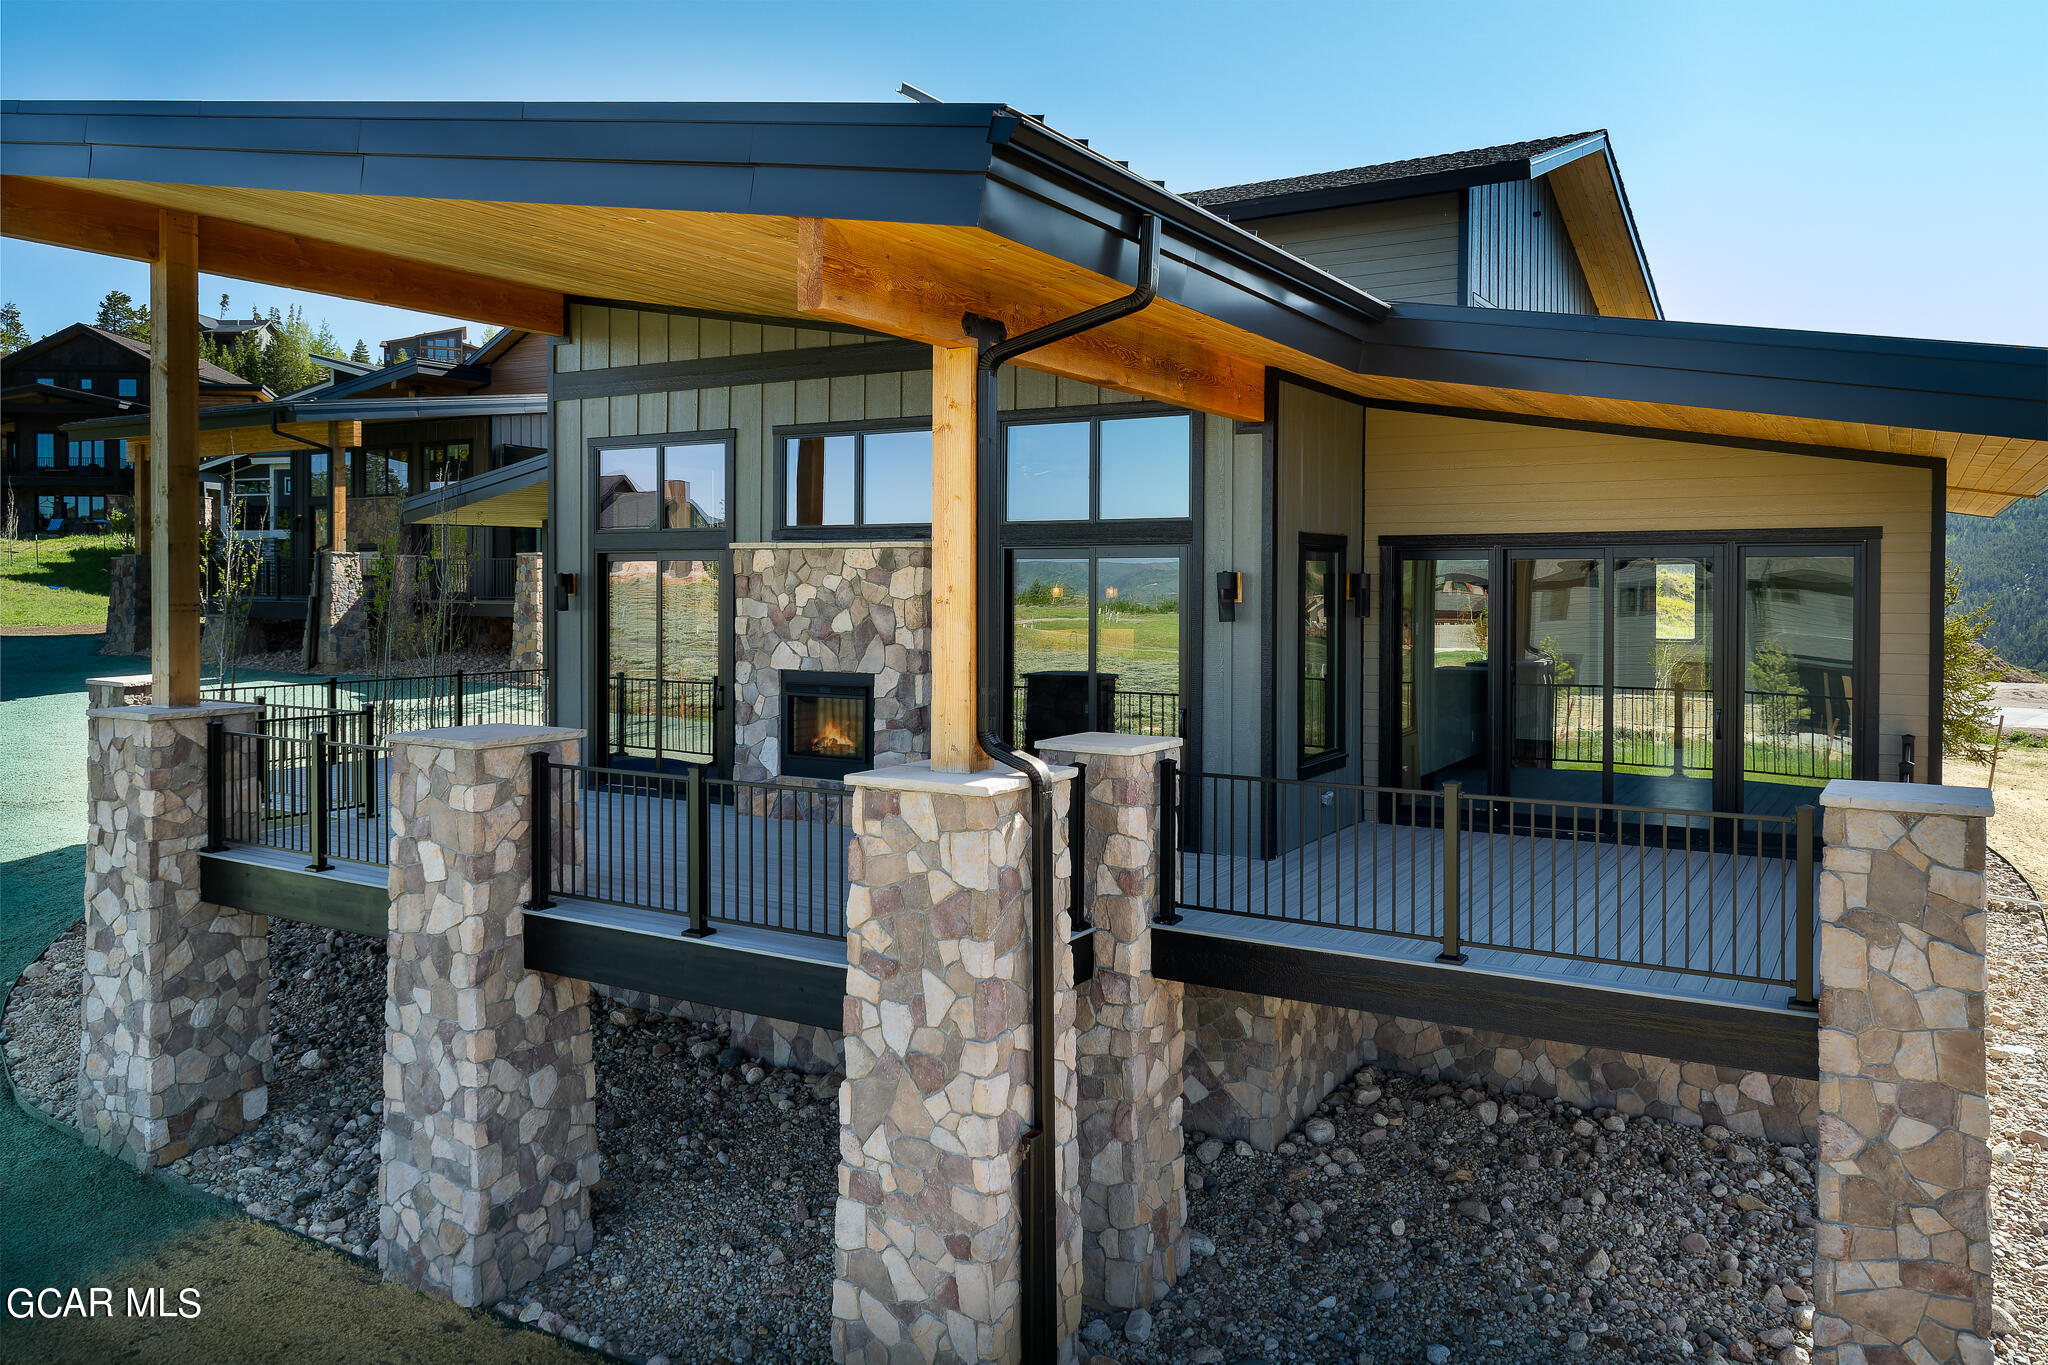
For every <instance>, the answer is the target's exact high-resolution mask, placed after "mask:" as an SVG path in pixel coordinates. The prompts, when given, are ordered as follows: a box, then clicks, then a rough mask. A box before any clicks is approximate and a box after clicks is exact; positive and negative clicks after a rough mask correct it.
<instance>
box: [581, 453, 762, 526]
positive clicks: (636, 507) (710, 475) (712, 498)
mask: <svg viewBox="0 0 2048 1365" xmlns="http://www.w3.org/2000/svg"><path fill="white" fill-rule="evenodd" d="M731 448H732V447H731V444H730V442H728V441H724V440H717V441H706V440H694V441H668V440H662V439H660V438H656V439H653V440H649V441H647V442H645V443H644V444H643V443H638V442H635V443H631V444H621V445H607V446H600V447H598V452H597V468H598V474H597V526H598V529H599V530H604V531H724V530H725V529H726V527H727V521H726V482H727V479H726V473H727V465H728V463H729V462H730V453H731Z"/></svg>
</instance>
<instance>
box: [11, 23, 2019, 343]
mask: <svg viewBox="0 0 2048 1365" xmlns="http://www.w3.org/2000/svg"><path fill="white" fill-rule="evenodd" d="M2044 52H2048V5H2042V4H2040V3H2038V2H2037V0H2008V3H2002V4H1987V3H1979V4H1971V3H1947V4H1940V5H1929V4H1924V3H1923V4H1891V3H1871V2H1870V0H1856V2H1855V3H1821V2H1820V0H1790V2H1789V3H1788V2H1787V0H1777V2H1776V3H1769V4H1750V3H1740V2H1739V0H1735V2H1730V3H1714V4H1628V5H1601V4H1573V5H1569V6H1564V5H1548V6H1546V5H1538V4H1531V3H1522V4H1512V5H1510V4H1486V3H1460V4H1421V3H1416V4H1400V5H1389V4H1314V3H1268V4H1224V3H1202V2H1201V0H1176V2H1175V3H1170V4H1153V3H1108V2H1107V0H1093V2H1091V3H1085V4H1065V3H1058V4H1048V3H1016V2H1014V0H1012V2H1011V3H1001V4H981V3H968V2H967V0H951V2H950V3H943V4H924V3H841V4H809V3H781V4H772V3H745V2H744V0H719V3H714V4H694V3H690V4H685V3H670V4H657V5H647V4H637V3H634V4H628V3H599V2H595V0H581V2H580V3H574V4H556V3H520V2H517V0H515V2H513V3H504V2H502V0H501V2H500V3H492V2H491V0H473V3H464V4H459V5H446V4H438V3H414V2H413V0H405V2H403V3H389V2H388V0H350V2H349V3H345V4H327V3H296V4H294V3H276V2H273V3H265V4H253V5H252V4H240V3H213V4H184V3H157V4H140V5H137V4H102V3H92V0H72V2H70V3H47V2H46V0H6V3H5V4H4V5H0V95H4V96H5V97H7V98H11V99H45V98H110V99H111V98H126V99H138V98H147V99H262V100H277V99H308V100H317V99H458V100H459V99H508V98H509V99H525V100H541V99H649V100H695V99H721V100H723V99H765V100H804V99H832V100H842V99H844V100H889V99H893V98H895V96H894V94H893V92H894V90H895V88H896V86H897V84H898V82H900V81H905V80H908V81H910V82H912V83H914V84H917V85H919V86H922V87H923V88H925V89H927V90H929V91H931V92H933V93H934V94H936V95H938V96H940V97H941V98H944V99H954V100H989V101H994V100H1001V101H1007V102H1009V103H1011V104H1014V105H1016V106H1018V107H1020V108H1022V109H1024V110H1026V111H1027V112H1030V113H1034V114H1044V115H1046V116H1047V117H1048V118H1049V119H1050V120H1051V121H1052V123H1053V125H1054V126H1055V127H1057V128H1059V129H1061V130H1062V131H1064V132H1067V133H1069V134H1072V135H1074V136H1080V137H1086V138H1089V139H1090V140H1091V142H1092V143H1093V145H1094V146H1095V147H1097V148H1098V149H1100V150H1102V151H1104V152H1106V153H1107V154H1109V155H1111V156H1115V157H1119V158H1125V159H1128V160H1129V161H1130V162H1131V164H1132V165H1133V167H1135V168H1137V169H1139V170H1141V171H1143V172H1144V173H1145V174H1147V175H1149V176H1152V177H1153V178H1155V179H1160V180H1164V181H1165V182H1166V183H1167V184H1168V185H1169V186H1170V187H1172V188H1174V189H1179V190H1190V189H1200V188H1205V187H1208V186H1211V185H1221V184H1230V183H1234V182H1238V181H1244V180H1258V179H1266V178H1269V177H1273V176H1280V175H1289V174H1297V173H1301V172H1306V171H1315V170H1326V169H1330V168H1334V167H1341V166H1351V165H1358V164H1361V163H1366V162H1373V161H1382V160H1389V159H1393V158H1397V157H1407V156H1420V155H1427V154H1430V153H1433V152H1442V151H1450V150H1454V149H1457V148H1463V147H1472V146H1482V145H1486V144H1490V143H1497V142H1509V141H1515V140H1518V139H1521V138H1526V137H1538V136H1546V135H1549V134H1553V133H1564V132H1577V131H1579V130H1581V129H1587V128H1601V127H1604V128H1606V129H1608V130H1609V131H1610V133H1611V134H1612V136H1613V139H1614V145H1615V148H1616V151H1617V154H1618V156H1619V157H1620V161H1621V168H1622V174H1623V177H1624V179H1625V180H1626V182H1627V185H1628V190H1629V196H1630V199H1631V201H1632V203H1633V205H1634V207H1635V211H1636V215H1637V218H1638V220H1639V222H1640V225H1641V229H1642V233H1643V238H1644V241H1645V244H1646V246H1647V249H1648V251H1649V254H1650V261H1651V264H1652V267H1653V269H1654V270H1655V272H1656V275H1657V280H1658V286H1659V289H1660V291H1661V293H1662V296H1663V299H1664V304H1665V308H1666V311H1667V312H1668V313H1669V315H1670V316H1672V317H1674V318H1682V319H1687V320H1694V321H1703V322H1735V323H1749V324H1754V325H1761V326H1781V327H1806V328H1816V329H1821V330H1832V331H1848V332H1873V333H1884V334H1891V335H1904V336H1927V337H1953V338H1961V339H1965V340H1976V341H1998V342H2020V343H2026V344H2034V345H2038V344H2041V343H2043V342H2048V322H2044V319H2048V252H2044V250H2043V239H2044V226H2043V225H2044V223H2048V157H2044V156H2043V154H2042V146H2043V134H2044V133H2048V115H2044V114H2043V106H2042V91H2043V85H2044V81H2043V65H2042V63H2043V56H2042V54H2043V53H2044ZM110 288H118V289H124V290H127V291H128V292H129V293H130V294H133V295H135V296H137V297H143V296H145V295H146V293H147V277H146V270H145V268H144V267H143V266H141V265H140V264H136V263H132V262H125V261H115V260H111V259H107V258H103V257H94V256H87V255H82V254H80V253H75V252H66V251H60V250H56V249H54V248H46V247H38V246H34V245H31V244H23V243H18V242H13V241H7V242H5V243H4V245H0V295H4V296H5V297H6V298H8V299H11V300H13V301H14V302H16V303H17V304H19V305H20V307H21V309H22V312H23V314H24V318H25V321H26V323H27V325H28V327H29V330H30V331H31V333H33V334H40V333H42V332H45V331H53V330H55V329H56V328H57V327H59V326H61V325H63V324H64V323H66V322H69V321H72V320H74V319H77V318H79V317H84V316H88V315H89V314H90V313H91V311H92V309H93V307H94V306H95V304H96V302H97V300H98V299H99V297H100V296H101V295H102V294H104V293H105V292H106V291H107V290H108V289H110ZM223 292H225V293H227V294H229V295H230V297H231V299H232V301H233V303H232V306H233V309H234V310H235V311H238V312H239V311H242V310H244V309H245V308H246V307H247V306H248V305H250V304H252V303H255V304H260V305H261V306H263V307H265V308H266V309H267V308H268V307H269V306H271V305H272V304H276V305H278V306H284V305H285V304H287V303H290V302H293V301H298V302H304V303H306V304H307V307H308V311H309V313H310V314H311V315H312V316H313V317H314V318H315V319H316V320H317V319H319V318H321V317H323V316H324V317H326V318H328V319H330V320H331V321H332V322H333V324H334V327H335V330H336V332H337V333H339V334H340V335H341V336H342V338H343V339H344V343H345V344H346V343H350V342H353V341H354V339H355V338H356V337H358V336H361V337H364V338H366V339H367V340H369V341H371V342H372V343H374V342H376V341H377V340H378V339H379V338H381V337H384V336H396V335H399V334H401V333H403V332H407V331H411V330H414V329H415V324H416V323H420V324H423V323H425V322H428V321H438V319H429V318H425V317H423V316H421V315H416V314H402V313H397V312H395V311H394V310H390V309H381V308H375V307H372V306H369V305H364V304H356V303H351V302H347V301H343V300H330V299H324V298H319V297H317V296H307V295H294V294H292V293H290V292H289V291H284V290H277V289H271V288H267V287H261V286H253V285H242V284H237V283H235V282H232V281H227V282H221V281H214V280H212V279H210V278H209V279H207V280H205V281H202V287H201V308H202V310H203V311H212V310H213V309H214V308H215V306H216V305H217V304H218V303H219V296H220V294H221V293H223Z"/></svg>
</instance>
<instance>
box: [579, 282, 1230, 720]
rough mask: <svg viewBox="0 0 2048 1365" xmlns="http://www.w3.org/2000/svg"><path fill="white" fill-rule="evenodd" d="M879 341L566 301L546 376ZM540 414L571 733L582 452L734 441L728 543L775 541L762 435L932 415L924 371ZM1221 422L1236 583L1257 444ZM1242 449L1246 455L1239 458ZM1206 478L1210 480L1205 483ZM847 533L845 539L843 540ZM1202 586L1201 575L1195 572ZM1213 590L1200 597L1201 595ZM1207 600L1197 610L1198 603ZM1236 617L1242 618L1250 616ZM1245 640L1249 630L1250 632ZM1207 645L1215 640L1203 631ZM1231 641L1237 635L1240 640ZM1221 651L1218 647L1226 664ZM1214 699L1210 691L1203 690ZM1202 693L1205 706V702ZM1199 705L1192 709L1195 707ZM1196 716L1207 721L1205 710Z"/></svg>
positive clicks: (1062, 387)
mask: <svg viewBox="0 0 2048 1365" xmlns="http://www.w3.org/2000/svg"><path fill="white" fill-rule="evenodd" d="M876 340H887V338H875V337H869V336H865V335H862V334H859V333H853V332H844V331H825V330H821V329H817V328H807V327H803V326H801V325H799V324H797V323H794V322H792V323H791V324H789V325H787V326H782V325H776V324H772V323H761V322H743V321H738V320H732V319H722V318H708V317H695V316H686V315H682V314H674V313H663V312H653V311H647V310H638V309H628V308H614V307H606V306H602V305H595V304H579V305H576V306H575V307H573V308H572V309H571V313H570V331H569V336H568V339H567V340H565V341H563V342H561V343H560V344H558V345H557V346H556V347H555V371H556V373H558V374H569V373H588V372H591V371H597V370H606V369H619V368H624V367H627V366H633V365H646V364H652V363H656V362H661V361H677V360H695V359H700V358H714V357H720V356H748V355H761V354H769V353H775V352H787V351H794V350H806V349H811V348H814V347H828V346H859V345H864V344H867V343H869V342H871V341H876ZM1129 401H1131V400H1130V399H1129V397H1128V396H1127V395H1124V394H1120V393H1115V392H1112V391H1110V390H1108V389H1101V388H1097V387H1095V386H1093V385H1090V384H1082V383H1077V382H1075V381H1073V380H1071V379H1060V378H1056V377H1054V376H1052V375H1048V374H1043V373H1040V372H1038V371H1036V370H1028V369H1021V368H1017V367H1010V368H1006V369H1005V370H1004V371H1003V372H1002V374H1001V376H1000V382H999V387H998V400H997V405H998V407H999V408H1001V409H1002V410H1003V411H1006V412H1007V411H1031V410H1039V409H1050V408H1085V407H1094V406H1100V405H1105V404H1116V403H1127V402H1129ZM551 406H552V407H553V409H554V433H555V436H556V441H555V444H554V447H553V449H554V451H555V459H554V479H555V494H554V495H555V509H554V521H553V535H554V552H555V556H556V559H555V562H556V564H557V565H559V566H560V567H561V568H563V569H565V570H571V571H573V572H576V573H578V574H580V575H581V576H582V583H583V584H584V586H583V588H582V589H581V591H580V592H579V594H578V597H577V600H576V605H575V606H574V607H573V608H572V609H571V610H569V611H567V612H561V613H557V615H556V617H555V624H556V634H555V637H554V638H555V639H557V640H558V641H560V648H559V651H558V653H557V655H556V657H557V659H558V660H559V661H560V664H559V666H558V668H557V670H556V689H557V691H556V716H557V718H558V719H560V720H561V721H562V723H564V724H581V723H583V722H584V721H585V719H586V718H587V711H586V707H587V704H588V698H587V694H586V692H585V687H586V684H587V679H586V677H585V674H586V673H587V671H588V670H589V667H590V661H591V660H592V659H593V658H594V657H595V650H596V645H597V639H596V635H595V631H596V629H597V622H596V615H595V613H596V610H597V607H598V603H599V594H598V584H597V583H596V582H595V581H594V578H593V575H594V573H595V570H596V560H595V558H594V551H593V548H592V543H591V538H590V521H591V516H592V509H591V508H590V506H589V496H590V486H591V473H590V456H589V447H588V442H589V441H591V440H593V439H604V438H609V437H614V436H652V435H661V434H665V433H671V432H672V433H677V434H687V433H690V432H697V431H726V430H730V431H733V432H735V433H736V438H735V440H736V450H735V457H734V464H735V466H736V476H735V487H734V488H733V490H732V491H731V495H730V497H729V500H728V515H729V517H730V518H731V522H732V539H733V540H734V541H738V542H749V541H766V540H772V539H774V536H775V521H776V518H775V507H774V499H775V483H776V451H775V438H774V433H775V430H776V428H778V427H788V426H796V425H808V424H811V423H817V422H869V421H889V420H894V419H898V418H901V419H906V420H910V421H928V420H929V419H930V417H931V411H932V377H931V371H930V370H928V369H920V370H910V371H902V372H885V373H880V374H870V375H839V376H833V377H830V378H818V379H785V380H777V381H774V382H770V383H762V384H737V385H721V386H716V387H706V388H695V389H676V390H670V391H666V392H659V393H641V394H629V395H623V396H617V397H608V398H584V399H575V400H563V401H558V402H555V403H553V404H552V405H551ZM1233 426H1234V424H1233V423H1231V422H1230V421H1229V420H1228V419H1225V418H1214V417H1211V418H1208V419H1206V422H1205V426H1204V435H1205V437H1207V438H1208V439H1207V440H1205V442H1204V449H1205V452H1212V453H1213V454H1211V455H1210V456H1209V458H1210V464H1209V466H1208V468H1209V470H1211V471H1214V470H1215V467H1216V461H1217V460H1218V459H1220V460H1221V461H1222V462H1223V464H1224V465H1225V466H1226V468H1227V467H1228V466H1229V465H1230V464H1231V462H1232V459H1233V457H1235V458H1236V459H1237V461H1238V463H1240V464H1243V463H1245V462H1246V461H1247V460H1248V462H1249V470H1248V472H1247V471H1246V470H1244V469H1242V468H1240V469H1235V470H1230V471H1229V474H1230V477H1231V478H1232V479H1234V480H1236V481H1237V482H1244V483H1246V484H1247V486H1248V488H1249V490H1250V494H1249V495H1250V496H1251V498H1252V501H1251V503H1250V507H1251V509H1252V510H1251V511H1249V512H1242V513H1240V516H1241V517H1242V518H1243V521H1242V524H1240V525H1236V526H1235V527H1234V528H1233V531H1232V533H1233V535H1234V536H1235V537H1236V541H1235V543H1233V542H1232V541H1231V540H1228V539H1226V540H1225V541H1224V542H1223V544H1222V546H1221V547H1219V548H1218V549H1217V550H1216V551H1215V552H1214V554H1212V556H1211V560H1212V561H1214V558H1215V555H1216V554H1221V555H1223V556H1224V557H1225V558H1224V561H1223V562H1222V563H1220V564H1218V565H1217V567H1234V568H1244V569H1246V570H1247V573H1246V579H1247V582H1248V584H1249V583H1251V582H1254V581H1256V580H1257V577H1258V574H1257V573H1256V568H1257V563H1258V561H1259V556H1260V554H1261V549H1260V544H1261V543H1260V542H1259V541H1258V540H1251V541H1246V540H1245V539H1244V538H1245V537H1246V536H1247V535H1250V534H1254V533H1256V532H1257V530H1258V527H1257V511H1256V509H1257V508H1258V506H1259V501H1260V499H1259V488H1258V477H1259V454H1258V451H1259V438H1258V437H1257V436H1255V435H1254V436H1250V437H1235V436H1232V435H1231V434H1230V433H1231V431H1232V429H1233ZM1246 452H1249V454H1248V455H1246ZM1210 477H1218V475H1217V474H1215V473H1213V472H1212V473H1211V474H1210ZM859 534H860V533H859V532H858V531H854V532H851V533H850V535H851V536H852V537H857V536H858V535H859ZM1204 574H1207V575H1208V577H1207V578H1204V577H1203V575H1204ZM1195 576H1196V577H1195V582H1196V586H1197V587H1198V588H1199V587H1200V585H1201V584H1202V583H1203V582H1208V583H1210V584H1213V583H1214V581H1215V580H1214V570H1213V569H1212V568H1210V567H1209V565H1207V564H1202V565H1196V566H1195ZM1212 591H1213V589H1212ZM1207 600H1208V599H1207V598H1204V599H1203V601H1204V602H1205V603H1206V602H1207ZM1248 619H1250V620H1252V621H1254V622H1255V621H1256V619H1257V617H1256V613H1254V614H1252V616H1251V617H1249V618H1248ZM1252 629H1254V630H1256V629H1257V626H1256V625H1255V624H1254V625H1253V627H1252ZM1209 638H1210V639H1211V640H1214V639H1215V638H1216V636H1215V632H1211V633H1210V636H1209ZM1241 641H1242V637H1240V642H1241ZM1232 643H1233V642H1232V641H1231V640H1229V639H1228V638H1226V639H1225V640H1223V641H1222V642H1221V644H1220V647H1221V648H1222V649H1224V650H1225V652H1226V653H1229V651H1230V650H1231V647H1232ZM1255 646H1256V641H1252V642H1250V643H1239V644H1238V650H1239V652H1238V653H1235V654H1230V663H1229V670H1230V671H1231V672H1232V673H1233V674H1234V675H1235V674H1243V675H1246V676H1248V677H1249V679H1250V686H1251V689H1252V698H1253V699H1252V701H1251V702H1250V704H1249V706H1250V709H1249V711H1246V712H1241V713H1240V719H1241V718H1242V715H1247V714H1248V715H1250V716H1254V717H1255V716H1256V715H1257V714H1258V712H1257V705H1258V703H1257V694H1258V676H1259V674H1258V669H1259V663H1260V661H1259V659H1258V655H1257V650H1256V647H1255ZM1216 690H1217V691H1219V692H1220V691H1221V690H1222V689H1216ZM1206 695H1207V694H1206V691H1205V698H1206ZM1206 704H1209V703H1208V701H1206V700H1205V705H1206ZM1221 704H1222V705H1223V707H1224V712H1223V713H1224V714H1225V715H1229V714H1231V713H1232V703H1231V700H1230V698H1229V697H1228V696H1223V697H1222V698H1221ZM1204 714H1205V715H1207V714H1210V713H1208V712H1205V713H1204Z"/></svg>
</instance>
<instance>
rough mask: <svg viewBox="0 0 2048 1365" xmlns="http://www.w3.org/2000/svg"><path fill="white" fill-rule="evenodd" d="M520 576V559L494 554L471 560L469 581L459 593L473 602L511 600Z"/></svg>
mask: <svg viewBox="0 0 2048 1365" xmlns="http://www.w3.org/2000/svg"><path fill="white" fill-rule="evenodd" d="M518 577H519V560H518V559H517V558H514V557H506V556H492V557H487V558H483V559H472V560H470V561H469V574H468V582H467V583H466V584H465V585H464V588H463V591H462V592H461V593H460V594H459V595H461V596H464V597H467V598H468V599H469V600H470V601H472V602H509V601H511V600H512V595H513V586H514V584H515V583H516V582H517V581H518Z"/></svg>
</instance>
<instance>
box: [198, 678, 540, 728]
mask: <svg viewBox="0 0 2048 1365" xmlns="http://www.w3.org/2000/svg"><path fill="white" fill-rule="evenodd" d="M547 681H548V675H547V673H546V671H545V670H543V669H537V668H496V669H487V670H481V671H471V670H464V669H457V670H456V671H455V672H453V673H436V674H426V675H421V676H418V677H385V678H379V677H353V678H344V677H339V676H336V677H330V678H319V679H308V680H307V681H304V682H252V683H231V684H230V683H212V684H209V685H208V686H206V687H205V688H204V689H202V691H203V693H204V695H205V697H206V698H207V700H209V701H246V702H256V703H258V704H260V705H262V706H263V707H264V708H265V710H266V712H268V711H276V712H278V713H279V714H291V713H294V712H298V713H320V712H327V713H333V712H342V711H348V712H355V711H360V710H362V709H363V708H364V707H365V706H367V707H370V708H371V710H372V713H373V715H374V718H375V727H376V728H375V733H376V734H377V735H378V736H383V735H388V734H391V733H393V732H394V731H397V730H431V729H435V728H437V727H440V726H444V725H543V724H546V722H547Z"/></svg>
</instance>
